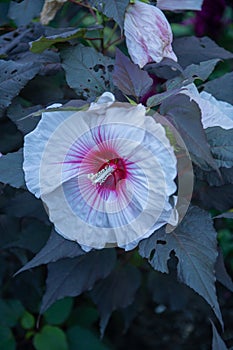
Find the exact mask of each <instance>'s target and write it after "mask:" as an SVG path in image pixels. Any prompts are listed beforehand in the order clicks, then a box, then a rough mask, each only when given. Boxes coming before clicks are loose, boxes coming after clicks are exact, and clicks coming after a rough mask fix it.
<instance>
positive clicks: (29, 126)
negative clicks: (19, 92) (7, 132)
mask: <svg viewBox="0 0 233 350" xmlns="http://www.w3.org/2000/svg"><path fill="white" fill-rule="evenodd" d="M41 109H42V106H41V105H37V106H33V107H28V108H24V107H22V105H21V104H20V101H19V100H18V97H16V99H14V100H13V102H12V104H11V106H10V107H9V108H8V110H7V116H8V117H9V118H10V119H11V120H12V121H13V122H14V123H15V124H16V125H17V128H18V129H19V130H20V131H21V132H22V134H23V135H26V134H28V133H29V132H31V131H32V130H33V129H35V127H36V125H37V124H38V122H39V120H40V118H39V117H33V116H29V115H30V114H32V113H34V112H37V111H39V110H41ZM27 116H28V117H27Z"/></svg>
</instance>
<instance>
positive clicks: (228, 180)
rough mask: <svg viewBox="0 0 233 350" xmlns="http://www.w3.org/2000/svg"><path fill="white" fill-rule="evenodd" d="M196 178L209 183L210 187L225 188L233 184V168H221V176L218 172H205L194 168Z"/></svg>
mask: <svg viewBox="0 0 233 350" xmlns="http://www.w3.org/2000/svg"><path fill="white" fill-rule="evenodd" d="M194 171H195V176H196V178H197V179H198V180H201V181H205V182H207V183H208V184H209V185H210V186H223V185H229V184H233V167H232V168H219V171H220V174H221V176H219V175H218V174H217V173H216V171H203V170H202V169H200V168H199V167H194Z"/></svg>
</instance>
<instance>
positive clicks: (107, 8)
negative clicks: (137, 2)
mask: <svg viewBox="0 0 233 350" xmlns="http://www.w3.org/2000/svg"><path fill="white" fill-rule="evenodd" d="M129 1H130V0H103V1H98V0H89V3H90V4H91V6H93V7H96V8H97V9H98V11H100V12H103V13H104V14H105V16H107V17H109V18H113V19H114V21H115V22H116V23H117V24H118V25H119V26H120V28H121V30H123V24H124V16H125V11H126V8H127V6H128V4H129Z"/></svg>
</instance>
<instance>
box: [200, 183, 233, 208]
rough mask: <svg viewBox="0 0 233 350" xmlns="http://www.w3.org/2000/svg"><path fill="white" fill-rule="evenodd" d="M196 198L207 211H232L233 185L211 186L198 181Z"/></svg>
mask: <svg viewBox="0 0 233 350" xmlns="http://www.w3.org/2000/svg"><path fill="white" fill-rule="evenodd" d="M194 198H195V200H196V201H197V203H198V205H200V206H201V207H202V208H204V209H206V210H210V209H216V210H218V211H226V210H230V209H231V208H232V207H233V185H232V184H230V185H223V186H209V185H208V184H207V183H206V182H204V181H197V183H196V184H195V187H194Z"/></svg>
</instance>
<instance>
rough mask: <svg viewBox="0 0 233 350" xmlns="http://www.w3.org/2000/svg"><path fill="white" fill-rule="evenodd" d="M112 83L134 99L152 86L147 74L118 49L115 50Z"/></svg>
mask: <svg viewBox="0 0 233 350" xmlns="http://www.w3.org/2000/svg"><path fill="white" fill-rule="evenodd" d="M113 83H114V85H116V86H117V87H118V89H120V90H121V91H122V92H123V93H124V94H126V95H129V96H134V97H135V98H136V99H138V98H139V97H141V96H143V95H144V94H145V93H146V92H147V91H148V90H149V89H150V87H151V86H152V84H153V80H152V79H151V78H150V77H149V74H148V73H147V72H145V71H143V70H141V69H140V68H139V66H138V65H136V64H134V63H132V62H131V61H130V59H129V58H128V57H127V56H125V55H124V54H123V53H122V52H121V51H120V50H118V49H117V50H116V61H115V65H114V72H113Z"/></svg>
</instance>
